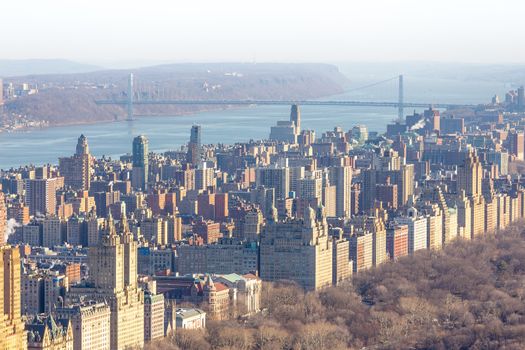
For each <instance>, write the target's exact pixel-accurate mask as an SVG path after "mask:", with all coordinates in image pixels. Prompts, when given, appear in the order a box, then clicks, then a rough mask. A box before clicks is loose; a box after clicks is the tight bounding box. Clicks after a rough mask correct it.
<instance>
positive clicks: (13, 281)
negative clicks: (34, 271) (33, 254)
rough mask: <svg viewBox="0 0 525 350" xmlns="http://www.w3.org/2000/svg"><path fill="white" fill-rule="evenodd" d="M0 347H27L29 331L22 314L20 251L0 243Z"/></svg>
mask: <svg viewBox="0 0 525 350" xmlns="http://www.w3.org/2000/svg"><path fill="white" fill-rule="evenodd" d="M0 286H1V287H2V293H0V315H1V316H2V317H1V320H0V334H1V336H0V349H6V350H7V349H20V350H22V349H26V348H27V333H26V331H25V330H24V323H23V322H22V315H21V303H20V297H21V289H20V251H19V249H18V247H11V246H6V245H0Z"/></svg>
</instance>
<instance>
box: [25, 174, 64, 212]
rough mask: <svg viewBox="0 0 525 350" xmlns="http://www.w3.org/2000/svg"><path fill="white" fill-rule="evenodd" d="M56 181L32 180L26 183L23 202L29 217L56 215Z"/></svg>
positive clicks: (54, 179)
mask: <svg viewBox="0 0 525 350" xmlns="http://www.w3.org/2000/svg"><path fill="white" fill-rule="evenodd" d="M56 190H57V179H56V178H51V179H32V180H27V182H26V196H25V201H26V204H27V205H28V206H29V214H30V215H36V214H41V215H46V214H51V215H54V214H55V213H56V206H57V202H56Z"/></svg>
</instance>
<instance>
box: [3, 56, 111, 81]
mask: <svg viewBox="0 0 525 350" xmlns="http://www.w3.org/2000/svg"><path fill="white" fill-rule="evenodd" d="M100 69H102V68H101V67H98V66H94V65H89V64H83V63H78V62H73V61H69V60H62V59H30V60H2V59H0V77H3V78H5V77H14V76H20V75H33V74H70V73H83V72H92V71H96V70H100Z"/></svg>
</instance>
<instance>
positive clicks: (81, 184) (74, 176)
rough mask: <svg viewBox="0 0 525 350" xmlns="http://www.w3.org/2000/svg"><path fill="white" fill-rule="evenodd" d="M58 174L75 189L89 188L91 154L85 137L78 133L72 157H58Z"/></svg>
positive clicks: (66, 183) (67, 184)
mask: <svg viewBox="0 0 525 350" xmlns="http://www.w3.org/2000/svg"><path fill="white" fill-rule="evenodd" d="M59 169H60V174H61V175H62V176H64V183H65V185H66V186H71V187H72V188H73V189H75V190H89V186H90V183H91V155H90V154H89V146H88V142H87V138H86V137H85V136H84V135H80V137H79V138H78V142H77V148H76V152H75V154H74V155H73V156H72V157H67V158H60V159H59Z"/></svg>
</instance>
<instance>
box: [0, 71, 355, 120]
mask: <svg viewBox="0 0 525 350" xmlns="http://www.w3.org/2000/svg"><path fill="white" fill-rule="evenodd" d="M129 73H134V75H135V77H136V82H135V83H136V84H135V85H136V91H135V98H142V99H146V98H150V99H155V98H162V99H164V98H173V99H310V98H318V97H322V96H329V95H334V94H339V93H342V92H343V85H345V84H346V82H347V79H346V77H345V76H344V75H343V74H341V73H340V72H339V70H338V68H337V67H336V66H332V65H327V64H280V63H275V64H274V63H264V64H244V63H198V64H169V65H160V66H152V67H143V68H137V69H133V70H129V69H126V70H100V71H95V72H88V73H78V74H47V75H30V76H21V77H14V78H10V79H6V81H8V82H13V83H15V84H20V83H22V82H24V83H30V84H35V85H38V87H39V93H38V94H34V95H28V96H23V97H21V98H18V99H16V100H14V101H10V102H8V103H7V104H6V109H7V111H8V112H13V113H17V114H22V115H26V116H28V117H29V118H30V119H33V120H37V121H41V120H46V121H49V123H50V124H51V125H64V124H81V123H94V122H99V121H111V120H120V119H124V118H125V117H126V110H125V108H124V107H123V106H114V105H103V106H99V105H96V104H95V100H97V99H111V98H114V99H125V98H126V93H127V80H128V75H129ZM218 108H219V107H217V106H215V107H213V106H180V105H162V106H158V105H142V106H136V108H135V114H138V115H179V114H185V113H192V112H198V111H203V110H210V109H218Z"/></svg>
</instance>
